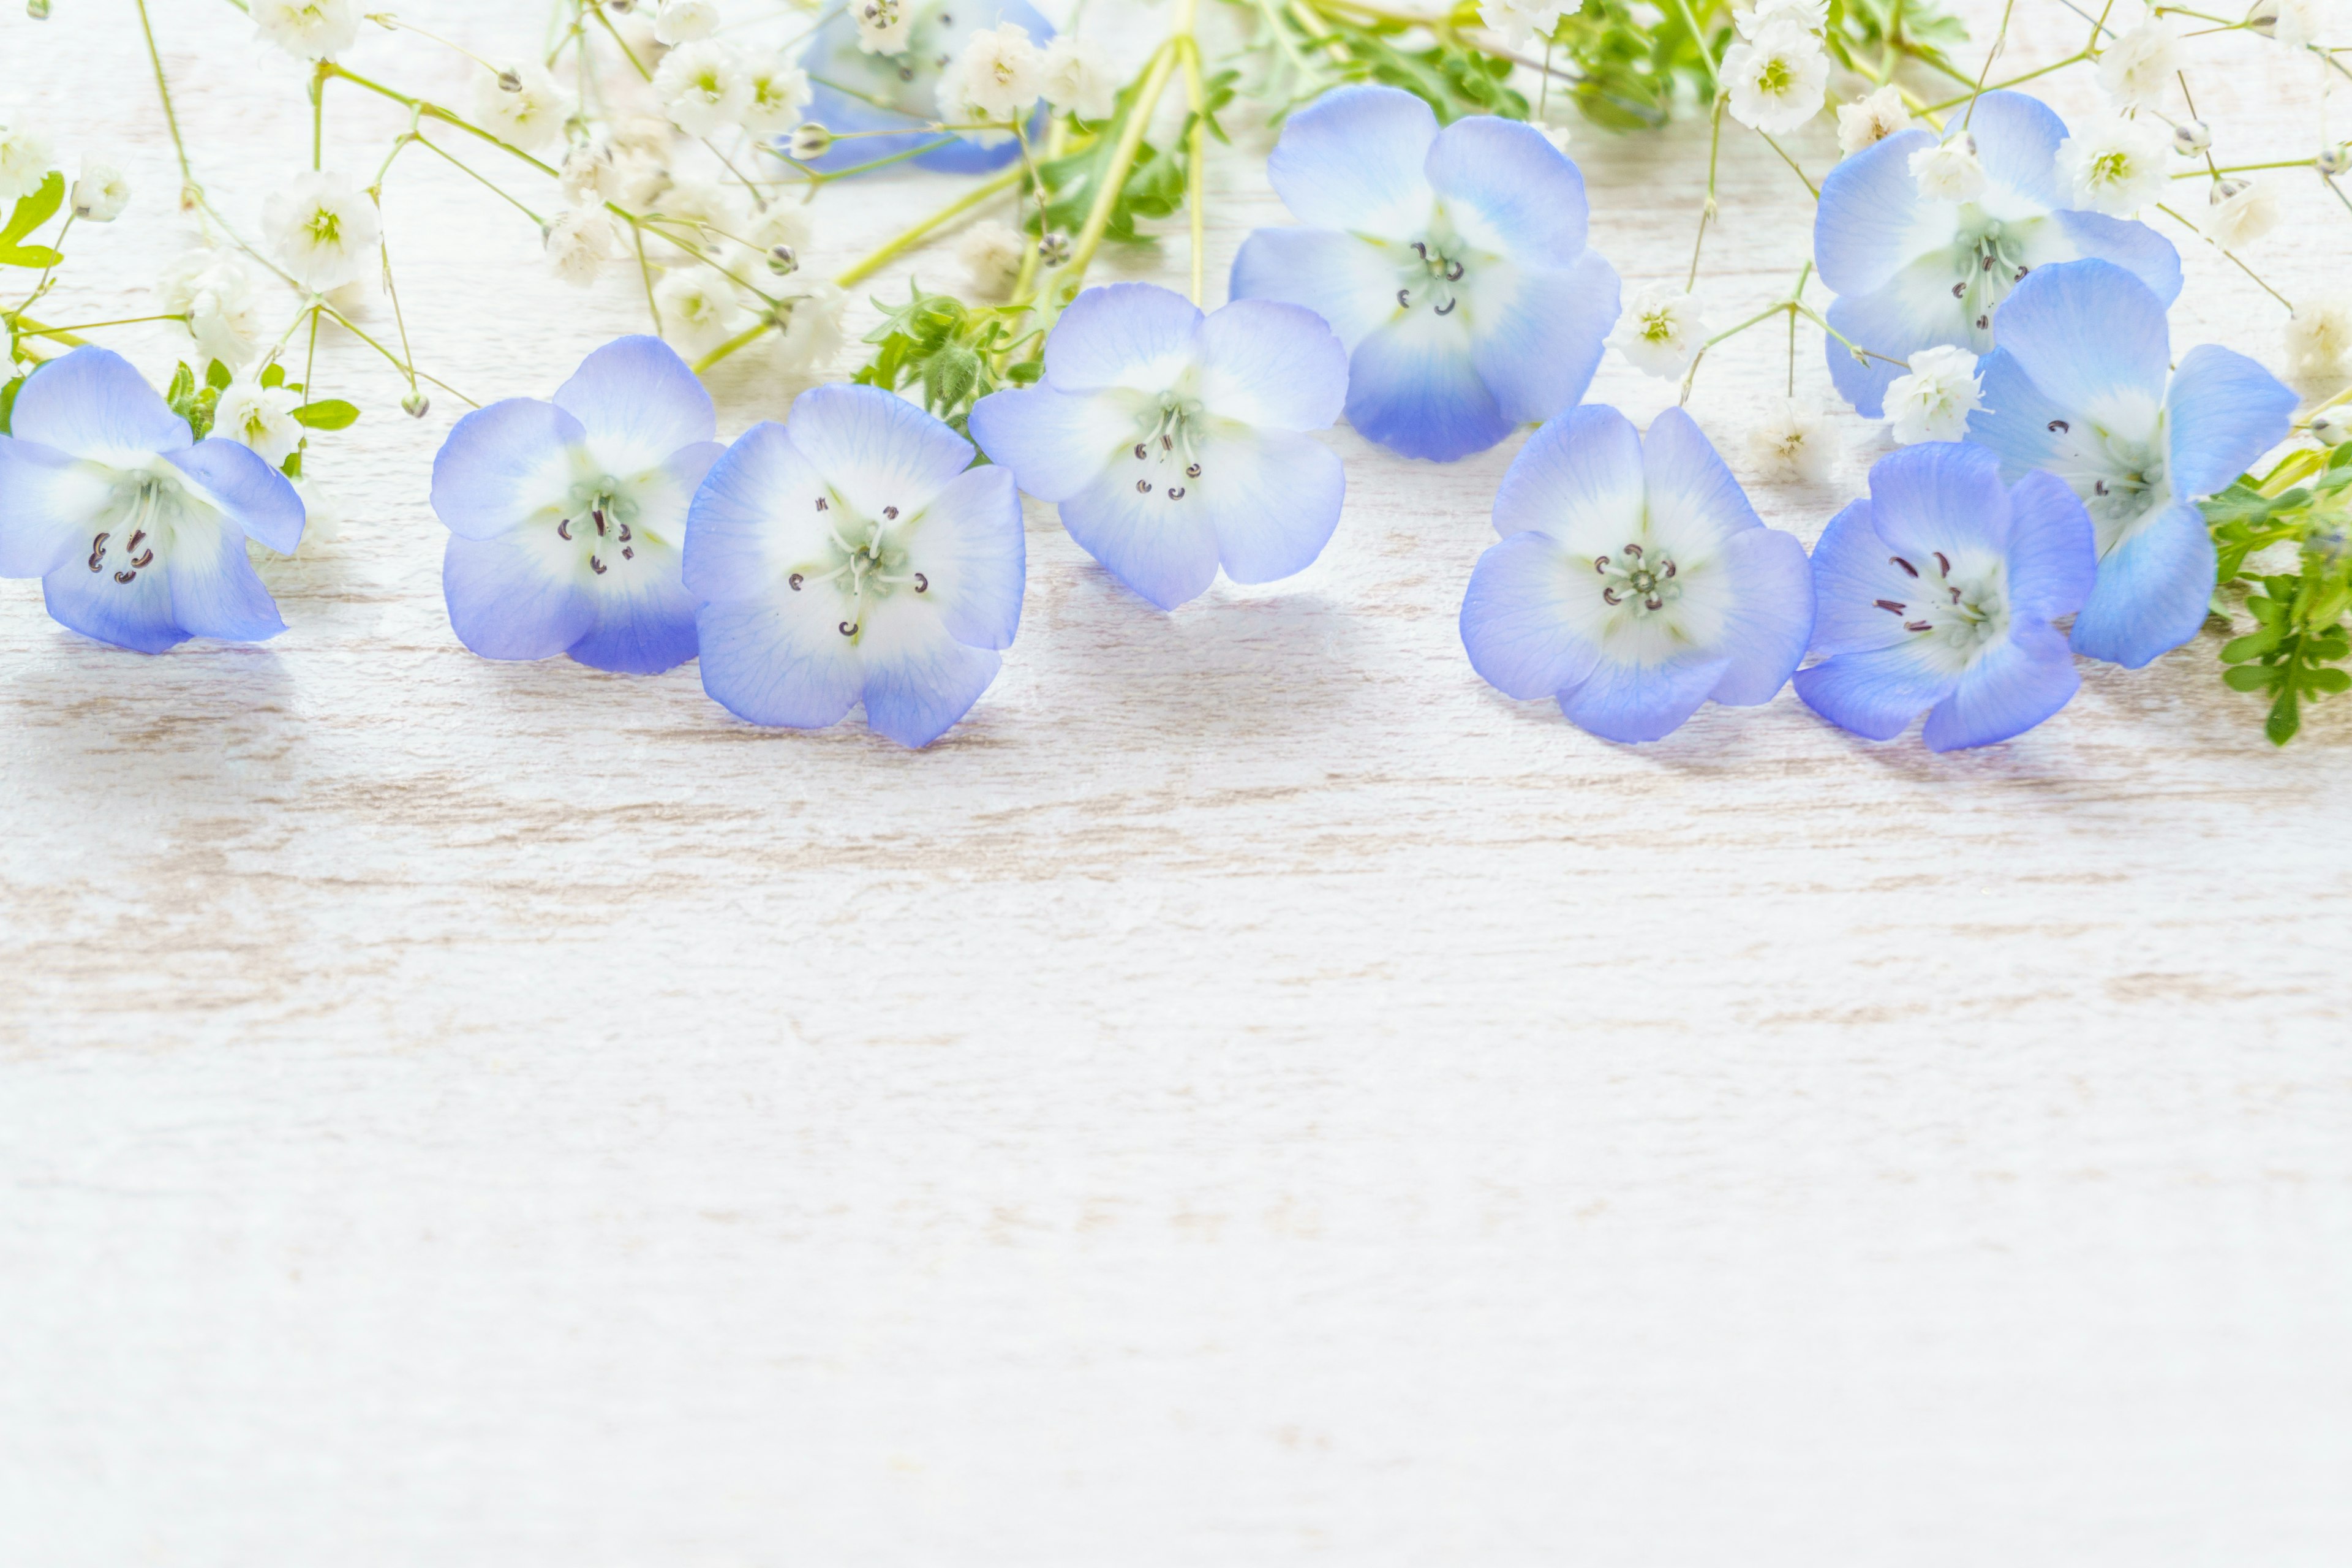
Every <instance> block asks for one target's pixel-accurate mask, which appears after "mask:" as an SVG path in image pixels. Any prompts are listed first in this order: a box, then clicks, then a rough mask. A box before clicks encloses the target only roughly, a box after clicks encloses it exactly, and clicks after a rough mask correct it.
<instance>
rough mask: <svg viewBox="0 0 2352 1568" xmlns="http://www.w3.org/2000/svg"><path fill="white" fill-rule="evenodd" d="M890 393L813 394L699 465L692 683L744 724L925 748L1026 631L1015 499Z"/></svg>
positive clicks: (938, 427) (691, 524)
mask: <svg viewBox="0 0 2352 1568" xmlns="http://www.w3.org/2000/svg"><path fill="white" fill-rule="evenodd" d="M971 458H972V449H971V442H969V441H967V440H965V439H964V438H963V437H961V436H959V435H957V434H956V433H955V432H954V431H953V430H951V429H950V428H949V427H948V426H946V425H944V424H942V423H940V421H939V420H937V419H935V418H933V417H932V416H930V415H929V414H927V413H925V412H924V411H923V410H922V409H920V408H918V407H916V406H915V405H913V404H911V403H908V402H907V401H906V400H905V399H903V398H899V397H896V396H893V395H891V394H889V393H887V392H884V391H881V390H880V389H879V388H877V387H871V386H820V387H814V388H812V389H811V390H809V391H807V392H803V393H802V394H801V395H800V396H799V397H797V398H795V399H793V406H792V413H791V416H790V422H789V423H788V424H785V425H778V424H775V423H773V422H763V423H761V424H759V425H755V426H752V427H751V429H750V430H748V431H746V432H745V433H744V434H743V436H742V437H741V438H740V440H738V441H737V442H736V443H735V444H734V445H733V446H732V447H729V448H728V449H727V454H726V456H724V457H722V458H719V461H718V462H717V463H715V464H713V465H712V466H711V469H710V477H709V479H706V480H704V481H703V486H702V489H701V491H700V492H699V493H698V494H697V495H696V496H695V498H694V512H693V515H692V517H691V518H689V519H688V523H687V531H686V582H687V586H688V587H689V588H691V589H693V590H694V593H695V595H696V597H697V598H698V599H699V600H700V601H701V605H702V608H701V612H700V616H699V621H700V626H701V632H702V689H704V690H705V691H708V692H709V694H710V695H711V696H712V697H713V698H715V699H717V700H719V702H721V703H723V704H724V705H725V706H726V707H727V708H728V709H730V710H731V711H733V712H734V713H736V714H738V715H739V716H740V717H742V718H745V719H749V720H750V721H751V722H753V723H755V724H784V725H790V726H792V727H793V728H795V729H803V730H814V729H822V728H824V726H825V725H828V724H832V723H835V722H836V721H839V720H840V719H841V718H842V717H843V715H845V714H846V713H847V712H848V711H849V710H850V706H851V704H853V703H856V702H857V701H859V700H864V702H865V704H866V723H867V724H868V725H869V726H871V727H872V728H874V729H876V730H878V731H881V732H882V733H883V734H885V735H887V736H889V737H890V739H892V740H894V741H896V742H898V743H899V744H901V745H905V746H922V745H928V744H929V743H930V742H932V741H934V740H936V739H938V738H939V736H940V735H941V734H942V733H944V732H945V731H946V730H947V728H948V726H950V724H953V723H954V722H955V721H957V720H959V719H961V718H962V717H963V716H964V713H965V711H966V710H968V709H970V708H971V705H972V703H973V702H975V701H976V700H979V697H980V694H981V693H982V691H984V690H986V689H988V683H989V682H990V681H992V680H993V679H996V671H997V668H998V666H999V665H1000V664H1002V663H1003V660H1002V658H1000V657H999V656H998V653H997V650H998V649H999V648H1004V647H1011V646H1012V645H1013V633H1014V631H1015V630H1017V629H1018V628H1019V626H1020V625H1021V590H1022V576H1023V572H1024V564H1025V559H1026V558H1025V552H1024V540H1023V538H1022V533H1021V496H1020V492H1019V491H1018V490H1016V489H1014V488H1013V475H1012V473H1011V472H1010V471H1009V470H1007V469H1004V468H971V466H970V465H971Z"/></svg>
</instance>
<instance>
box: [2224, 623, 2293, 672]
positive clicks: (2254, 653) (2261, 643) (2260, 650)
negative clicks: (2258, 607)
mask: <svg viewBox="0 0 2352 1568" xmlns="http://www.w3.org/2000/svg"><path fill="white" fill-rule="evenodd" d="M2278 645H2279V634H2278V633H2276V632H2274V631H2272V630H2269V629H2267V628H2265V629H2263V630H2262V631H2258V632H2252V633H2249V634H2248V635H2247V636H2245V637H2232V638H2231V639H2230V640H2229V641H2228V642H2225V643H2223V644H2222V645H2221V662H2222V663H2223V664H2243V663H2245V661H2246V660H2248V659H2250V658H2262V656H2263V655H2264V654H2266V653H2269V652H2271V651H2272V650H2273V649H2274V648H2276V647H2278Z"/></svg>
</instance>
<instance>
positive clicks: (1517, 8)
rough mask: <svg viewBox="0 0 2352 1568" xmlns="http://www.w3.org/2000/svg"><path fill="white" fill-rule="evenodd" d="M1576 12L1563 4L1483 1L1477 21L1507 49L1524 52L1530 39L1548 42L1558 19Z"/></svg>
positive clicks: (1557, 1)
mask: <svg viewBox="0 0 2352 1568" xmlns="http://www.w3.org/2000/svg"><path fill="white" fill-rule="evenodd" d="M1573 9H1575V7H1574V6H1573V5H1567V4H1563V3H1562V0H1484V4H1482V5H1480V6H1479V7H1478V20H1480V21H1481V22H1484V23H1486V30H1487V31H1488V32H1491V33H1493V34H1495V35H1496V37H1500V38H1501V39H1502V41H1503V47H1505V48H1507V49H1518V48H1525V47H1527V44H1528V39H1530V38H1536V39H1543V38H1549V37H1551V35H1552V31H1553V29H1555V28H1557V27H1558V26H1559V19H1560V17H1561V16H1564V15H1566V14H1567V13H1568V12H1570V11H1571V10H1573Z"/></svg>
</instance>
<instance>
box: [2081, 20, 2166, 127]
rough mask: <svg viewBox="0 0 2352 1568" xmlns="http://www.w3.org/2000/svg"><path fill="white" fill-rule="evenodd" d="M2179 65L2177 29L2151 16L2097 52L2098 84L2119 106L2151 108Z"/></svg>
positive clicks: (2160, 96) (2161, 95)
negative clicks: (2100, 52) (2098, 53)
mask: <svg viewBox="0 0 2352 1568" xmlns="http://www.w3.org/2000/svg"><path fill="white" fill-rule="evenodd" d="M2179 69H2180V31H2179V28H2178V27H2176V26H2173V24H2172V20H2171V18H2169V17H2168V16H2151V17H2149V18H2148V19H2147V21H2145V22H2142V23H2141V24H2140V25H2139V26H2137V27H2134V28H2133V29H2132V30H2131V31H2130V32H2128V33H2126V34H2125V35H2124V36H2123V37H2120V38H2117V39H2116V41H2115V42H2114V43H2112V44H2109V45H2108V46H2107V47H2106V49H2105V51H2104V52H2103V53H2102V54H2101V55H2100V56H2099V86H2100V87H2102V88H2104V89H2105V90H2106V94H2107V96H2108V97H2109V98H2112V99H2114V100H2116V108H2118V109H2154V108H2155V107H2156V105H2157V100H2158V99H2160V98H2162V97H2163V96H2164V92H2165V89H2167V88H2168V87H2169V86H2170V85H2171V83H2172V78H2173V74H2174V73H2175V72H2176V71H2178V70H2179Z"/></svg>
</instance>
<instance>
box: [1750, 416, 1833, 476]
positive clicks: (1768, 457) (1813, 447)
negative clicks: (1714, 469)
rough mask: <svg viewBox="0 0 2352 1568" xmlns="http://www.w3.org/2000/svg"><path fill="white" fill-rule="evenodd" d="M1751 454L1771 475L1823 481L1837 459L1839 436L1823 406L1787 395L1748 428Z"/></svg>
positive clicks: (1760, 469)
mask: <svg viewBox="0 0 2352 1568" xmlns="http://www.w3.org/2000/svg"><path fill="white" fill-rule="evenodd" d="M1748 457H1749V458H1751V459H1753V460H1754V462H1755V464H1756V467H1757V469H1758V471H1759V472H1760V473H1762V474H1763V475H1764V477H1765V478H1767V479H1802V480H1804V481H1805V482H1807V483H1808V484H1819V483H1820V482H1821V481H1822V480H1823V479H1828V478H1829V477H1830V469H1831V468H1832V466H1833V465H1834V464H1835V463H1836V461H1837V436H1836V432H1835V429H1834V427H1833V426H1832V425H1831V424H1830V421H1829V417H1828V416H1826V415H1824V414H1822V412H1821V411H1820V410H1819V409H1815V408H1808V407H1806V406H1805V405H1802V404H1801V403H1798V402H1797V401H1795V400H1794V399H1787V400H1784V401H1783V402H1782V403H1781V404H1780V406H1779V407H1778V408H1776V409H1774V410H1773V412H1772V414H1771V416H1770V417H1769V418H1768V419H1766V420H1765V421H1764V422H1763V423H1762V424H1761V425H1759V426H1755V427H1754V428H1753V429H1751V430H1749V431H1748Z"/></svg>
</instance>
